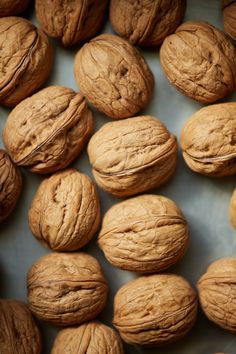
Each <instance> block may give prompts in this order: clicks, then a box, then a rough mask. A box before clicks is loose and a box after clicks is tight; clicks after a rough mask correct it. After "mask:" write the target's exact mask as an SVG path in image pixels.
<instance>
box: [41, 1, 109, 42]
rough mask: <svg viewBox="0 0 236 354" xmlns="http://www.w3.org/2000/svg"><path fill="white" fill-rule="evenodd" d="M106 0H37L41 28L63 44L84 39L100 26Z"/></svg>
mask: <svg viewBox="0 0 236 354" xmlns="http://www.w3.org/2000/svg"><path fill="white" fill-rule="evenodd" d="M107 3H108V0H86V1H84V0H63V1H61V0H36V2H35V4H36V15H37V18H38V20H39V22H40V23H41V25H42V28H43V30H44V31H45V32H46V33H47V34H48V35H49V36H50V37H53V38H58V39H60V40H61V41H62V43H63V44H64V45H65V46H70V45H74V44H76V43H79V42H82V41H85V40H87V39H89V38H91V37H93V36H95V35H96V33H97V32H98V31H99V30H100V29H101V27H102V25H103V22H104V18H105V14H106V8H107Z"/></svg>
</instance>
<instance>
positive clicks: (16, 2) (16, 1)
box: [0, 0, 29, 17]
mask: <svg viewBox="0 0 236 354" xmlns="http://www.w3.org/2000/svg"><path fill="white" fill-rule="evenodd" d="M28 4H29V0H4V1H0V17H4V16H13V15H18V14H19V13H21V12H22V11H24V10H25V9H26V7H27V6H28Z"/></svg>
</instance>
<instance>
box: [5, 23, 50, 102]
mask: <svg viewBox="0 0 236 354" xmlns="http://www.w3.org/2000/svg"><path fill="white" fill-rule="evenodd" d="M52 63H53V52H52V47H51V45H50V43H49V41H48V38H47V36H46V35H45V34H44V33H43V32H42V31H41V30H39V29H37V28H36V27H35V26H34V25H33V24H32V23H31V22H29V21H27V20H25V19H23V18H20V17H4V18H1V19H0V73H1V79H0V103H1V104H3V105H5V106H15V105H16V104H17V103H19V102H20V101H22V100H23V99H24V98H26V97H28V96H29V95H31V94H32V93H33V92H35V91H36V90H38V89H39V88H40V86H42V84H43V83H44V82H45V81H46V79H47V78H48V76H49V74H50V71H51V68H52Z"/></svg>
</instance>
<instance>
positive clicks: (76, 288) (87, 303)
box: [27, 253, 108, 326]
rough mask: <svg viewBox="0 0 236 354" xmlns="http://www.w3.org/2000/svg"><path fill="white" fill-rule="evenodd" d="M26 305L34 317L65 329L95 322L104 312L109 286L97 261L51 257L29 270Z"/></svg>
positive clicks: (78, 256) (59, 255)
mask: <svg viewBox="0 0 236 354" xmlns="http://www.w3.org/2000/svg"><path fill="white" fill-rule="evenodd" d="M27 288H28V301H29V307H30V310H31V311H32V312H33V314H34V315H35V316H36V317H38V318H40V319H42V320H45V321H48V322H52V323H55V324H57V325H62V326H68V325H74V324H79V323H82V322H86V321H89V320H91V319H94V318H95V317H96V316H97V315H98V314H99V313H100V312H101V311H102V310H103V308H104V306H105V304H106V300H107V293H108V285H107V281H106V279H105V278H104V275H103V272H102V269H101V267H100V264H99V263H98V261H97V260H96V259H95V258H94V257H92V256H90V255H88V254H86V253H50V254H47V255H46V256H43V257H41V258H40V259H39V260H38V261H37V262H36V263H34V265H33V266H32V267H31V269H30V271H29V273H28V278H27Z"/></svg>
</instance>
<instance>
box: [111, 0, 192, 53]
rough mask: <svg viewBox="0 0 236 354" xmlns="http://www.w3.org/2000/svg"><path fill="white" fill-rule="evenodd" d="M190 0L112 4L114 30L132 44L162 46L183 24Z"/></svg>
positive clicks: (123, 0)
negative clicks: (166, 38)
mask: <svg viewBox="0 0 236 354" xmlns="http://www.w3.org/2000/svg"><path fill="white" fill-rule="evenodd" d="M185 8H186V0H154V1H153V0H141V1H137V0H135V1H134V0H111V4H110V20H111V23H112V27H113V28H114V30H115V31H116V32H118V33H119V34H120V35H122V36H123V37H125V38H127V39H128V40H129V41H130V42H131V43H133V44H138V45H142V46H156V45H160V44H161V43H162V42H163V40H164V39H165V37H166V36H168V35H169V34H171V33H173V32H174V31H175V30H176V28H177V27H178V26H179V24H180V23H181V21H182V19H183V17H184V13H185Z"/></svg>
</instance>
